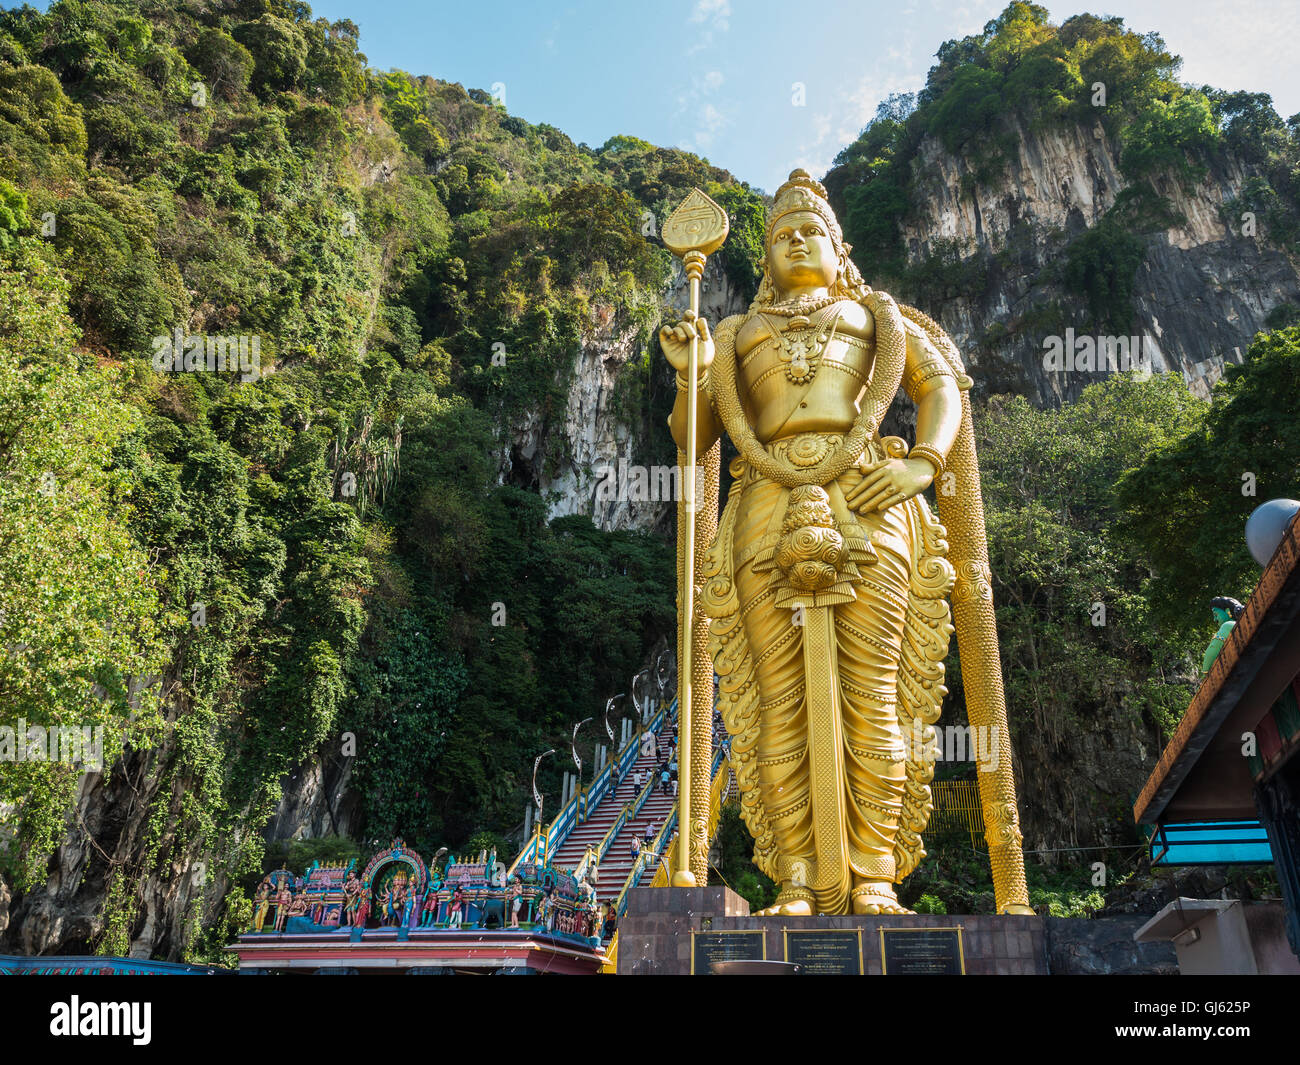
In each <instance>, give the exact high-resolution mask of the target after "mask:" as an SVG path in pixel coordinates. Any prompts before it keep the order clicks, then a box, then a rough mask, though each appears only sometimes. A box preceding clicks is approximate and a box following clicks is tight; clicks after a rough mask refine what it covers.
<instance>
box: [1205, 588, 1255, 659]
mask: <svg viewBox="0 0 1300 1065" xmlns="http://www.w3.org/2000/svg"><path fill="white" fill-rule="evenodd" d="M1210 610H1211V611H1212V612H1213V614H1214V620H1215V621H1217V622H1218V623H1219V631H1218V632H1216V633H1215V634H1214V639H1212V640H1211V641H1210V645H1209V646H1208V647H1207V648H1206V649H1205V655H1204V656H1203V657H1202V658H1201V676H1205V675H1206V674H1208V673H1209V672H1210V667H1211V666H1213V665H1214V660H1215V659H1216V658H1218V657H1219V652H1220V651H1222V650H1223V645H1224V644H1225V643H1227V642H1228V637H1229V636H1231V635H1232V630H1233V629H1235V628H1236V627H1237V619H1238V618H1240V617H1241V615H1242V614H1244V613H1245V612H1246V608H1245V607H1244V606H1242V605H1241V604H1240V603H1239V602H1237V600H1235V599H1233V598H1232V597H1231V596H1228V595H1220V596H1216V597H1215V598H1214V599H1211V600H1210Z"/></svg>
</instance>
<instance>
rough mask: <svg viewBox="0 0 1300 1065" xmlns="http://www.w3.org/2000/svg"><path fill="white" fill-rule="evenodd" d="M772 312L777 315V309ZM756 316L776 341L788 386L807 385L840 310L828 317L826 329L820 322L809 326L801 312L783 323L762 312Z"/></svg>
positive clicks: (831, 336) (815, 369) (818, 364)
mask: <svg viewBox="0 0 1300 1065" xmlns="http://www.w3.org/2000/svg"><path fill="white" fill-rule="evenodd" d="M776 313H778V314H780V313H781V312H780V311H779V310H778V311H777V312H776ZM759 317H761V318H762V319H763V322H764V324H766V326H767V327H768V329H769V330H771V332H772V337H773V339H774V340H775V341H776V344H777V348H778V354H779V357H780V359H781V362H782V363H784V364H785V376H786V380H788V381H789V382H790V383H791V384H792V385H807V384H811V383H812V380H813V378H814V377H816V376H817V370H818V369H819V367H820V366H821V360H822V356H823V355H825V354H826V349H827V347H829V346H830V343H831V341H833V340H834V339H835V331H836V330H837V329H838V328H839V325H840V313H839V312H838V311H837V312H836V313H835V314H834V316H833V317H832V319H831V323H830V329H827V328H826V322H825V321H823V322H822V323H821V324H820V325H819V326H818V327H816V328H813V327H812V320H811V319H810V318H809V317H808V316H807V315H805V314H794V315H792V316H791V317H790V318H789V320H788V321H786V322H785V323H784V324H781V325H778V324H777V323H775V322H773V321H772V319H771V318H770V317H769V316H768V315H767V314H765V313H762V312H760V314H759Z"/></svg>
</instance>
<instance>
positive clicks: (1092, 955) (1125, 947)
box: [1043, 915, 1178, 976]
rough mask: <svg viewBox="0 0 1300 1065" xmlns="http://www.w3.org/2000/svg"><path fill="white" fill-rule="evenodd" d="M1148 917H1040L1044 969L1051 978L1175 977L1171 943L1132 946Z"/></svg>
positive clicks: (1174, 953) (1175, 959)
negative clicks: (1043, 940) (1042, 926)
mask: <svg viewBox="0 0 1300 1065" xmlns="http://www.w3.org/2000/svg"><path fill="white" fill-rule="evenodd" d="M1149 920H1150V917H1149V916H1146V915H1142V916H1134V917H1104V918H1100V919H1098V920H1087V919H1084V918H1078V917H1044V918H1043V925H1044V929H1045V931H1046V933H1047V936H1046V938H1047V968H1048V971H1049V972H1051V974H1052V975H1053V976H1136V975H1152V976H1177V975H1178V954H1177V952H1176V951H1175V950H1174V946H1173V944H1172V943H1135V942H1134V941H1133V933H1134V932H1136V931H1137V930H1138V929H1139V928H1141V927H1142V926H1143V925H1144V924H1146V923H1147V921H1149Z"/></svg>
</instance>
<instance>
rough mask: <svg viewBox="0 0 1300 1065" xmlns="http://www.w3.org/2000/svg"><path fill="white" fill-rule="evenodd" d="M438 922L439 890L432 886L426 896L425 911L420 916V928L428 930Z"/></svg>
mask: <svg viewBox="0 0 1300 1065" xmlns="http://www.w3.org/2000/svg"><path fill="white" fill-rule="evenodd" d="M437 920H438V890H437V888H435V887H433V886H430V887H429V890H428V891H427V892H426V893H425V896H424V911H423V913H422V914H421V915H420V927H421V928H428V927H430V926H431V925H433V924H434V923H436V922H437Z"/></svg>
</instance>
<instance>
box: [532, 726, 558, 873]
mask: <svg viewBox="0 0 1300 1065" xmlns="http://www.w3.org/2000/svg"><path fill="white" fill-rule="evenodd" d="M554 753H555V748H554V747H552V748H551V749H550V750H549V751H543V752H542V753H541V754H539V755H538V756H537V757H536V758H534V759H533V805H534V806H536V807H537V833H538V838H539V839H540V838H541V832H542V793H541V792H540V791H538V790H537V767H538V766H539V765H541V764H542V759H543V758H545V757H546V756H547V755H548V754H554ZM538 857H539V858H542V857H544V854H543V855H539V856H538ZM538 864H542V865H544V864H545V862H539V863H538Z"/></svg>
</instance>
